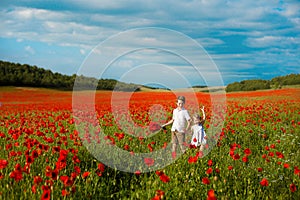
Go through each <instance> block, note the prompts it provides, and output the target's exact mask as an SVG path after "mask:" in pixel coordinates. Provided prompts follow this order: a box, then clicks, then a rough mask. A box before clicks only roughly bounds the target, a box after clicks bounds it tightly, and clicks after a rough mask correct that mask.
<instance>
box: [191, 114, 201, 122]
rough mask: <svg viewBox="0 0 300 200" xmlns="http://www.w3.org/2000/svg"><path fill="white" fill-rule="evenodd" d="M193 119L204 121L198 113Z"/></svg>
mask: <svg viewBox="0 0 300 200" xmlns="http://www.w3.org/2000/svg"><path fill="white" fill-rule="evenodd" d="M193 117H194V118H196V119H199V120H201V119H202V117H201V116H200V115H199V114H197V113H196V114H194V115H193Z"/></svg>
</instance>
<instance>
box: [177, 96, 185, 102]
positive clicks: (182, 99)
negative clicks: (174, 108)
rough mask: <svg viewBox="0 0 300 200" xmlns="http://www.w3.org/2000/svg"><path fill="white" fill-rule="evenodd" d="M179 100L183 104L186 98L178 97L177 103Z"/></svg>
mask: <svg viewBox="0 0 300 200" xmlns="http://www.w3.org/2000/svg"><path fill="white" fill-rule="evenodd" d="M178 100H181V101H183V103H185V97H184V96H178V97H177V101H178Z"/></svg>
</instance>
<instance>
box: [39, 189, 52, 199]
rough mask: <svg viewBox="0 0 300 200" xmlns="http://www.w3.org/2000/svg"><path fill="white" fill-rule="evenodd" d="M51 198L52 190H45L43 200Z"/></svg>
mask: <svg viewBox="0 0 300 200" xmlns="http://www.w3.org/2000/svg"><path fill="white" fill-rule="evenodd" d="M50 197H51V192H50V189H44V190H43V194H42V197H41V200H49V199H50Z"/></svg>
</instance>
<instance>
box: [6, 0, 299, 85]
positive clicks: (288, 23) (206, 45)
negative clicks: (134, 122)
mask: <svg viewBox="0 0 300 200" xmlns="http://www.w3.org/2000/svg"><path fill="white" fill-rule="evenodd" d="M0 17H1V23H0V60H4V61H10V62H16V63H21V64H30V65H36V66H39V67H43V68H45V69H51V70H52V71H53V72H59V73H62V74H68V75H71V74H80V73H81V74H85V72H86V71H88V72H87V73H86V75H91V74H97V76H98V78H115V79H119V80H124V81H129V82H139V83H145V84H147V83H157V84H160V85H164V86H170V87H185V86H187V85H186V84H185V83H187V84H188V85H189V84H190V85H204V84H206V85H220V84H225V85H226V84H229V83H232V82H234V81H241V80H245V79H258V78H259V79H271V78H273V77H275V76H280V75H286V74H290V73H300V67H299V66H300V1H298V0H288V1H285V0H265V1H250V0H239V1H237V0H191V1H182V0H173V1H157V0H144V1H138V0H127V1H125V0H124V1H114V0H60V1H57V0H18V1H15V0H2V1H1V4H0ZM149 27H151V28H149ZM118 53H119V54H118Z"/></svg>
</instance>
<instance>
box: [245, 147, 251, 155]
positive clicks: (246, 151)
mask: <svg viewBox="0 0 300 200" xmlns="http://www.w3.org/2000/svg"><path fill="white" fill-rule="evenodd" d="M244 153H245V154H246V155H247V156H249V155H250V154H251V153H252V152H251V150H250V149H249V148H247V149H245V150H244Z"/></svg>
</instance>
